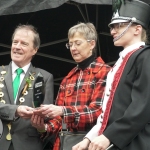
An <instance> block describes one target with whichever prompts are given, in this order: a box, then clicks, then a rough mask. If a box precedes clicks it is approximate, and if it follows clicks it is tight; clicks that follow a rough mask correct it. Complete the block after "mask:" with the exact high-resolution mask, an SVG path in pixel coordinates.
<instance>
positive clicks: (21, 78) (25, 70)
mask: <svg viewBox="0 0 150 150" xmlns="http://www.w3.org/2000/svg"><path fill="white" fill-rule="evenodd" d="M30 64H31V63H29V64H27V65H26V66H24V67H23V68H22V69H23V72H22V73H21V75H20V85H21V83H22V81H23V79H24V77H25V74H26V72H27V71H28V69H29V67H30ZM18 68H19V67H18V66H17V65H16V64H15V63H14V62H13V61H12V79H13V81H14V79H15V77H16V75H17V73H16V70H17V69H18ZM20 85H19V87H20ZM17 96H18V93H17V95H16V99H15V101H14V103H15V104H16V100H17Z"/></svg>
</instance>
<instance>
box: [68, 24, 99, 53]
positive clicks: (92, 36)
mask: <svg viewBox="0 0 150 150" xmlns="http://www.w3.org/2000/svg"><path fill="white" fill-rule="evenodd" d="M76 32H79V33H80V34H81V35H82V36H83V37H84V38H85V39H86V40H94V41H95V43H96V42H97V31H96V28H95V26H94V25H93V24H92V23H82V22H81V23H78V24H77V25H74V26H73V27H71V28H70V29H69V31H68V39H70V38H72V37H73V36H74V34H75V33H76ZM95 45H96V44H95ZM94 51H95V47H94ZM94 51H93V52H94Z"/></svg>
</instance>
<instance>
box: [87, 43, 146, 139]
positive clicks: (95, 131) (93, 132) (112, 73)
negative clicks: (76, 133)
mask: <svg viewBox="0 0 150 150" xmlns="http://www.w3.org/2000/svg"><path fill="white" fill-rule="evenodd" d="M142 45H145V43H144V42H139V43H136V44H133V45H131V46H129V47H127V48H125V49H124V50H123V51H121V52H120V53H119V56H120V57H119V59H118V60H117V62H116V63H115V65H114V66H113V68H112V69H111V70H110V71H109V73H108V74H107V81H106V88H105V92H104V97H103V105H102V114H100V115H99V117H98V118H97V123H96V125H95V126H94V127H93V128H92V129H91V130H90V131H89V132H88V133H87V135H86V136H85V137H86V138H88V139H89V140H90V141H92V140H93V139H94V138H95V137H97V136H98V135H99V131H100V128H101V125H102V123H101V122H102V121H103V116H104V112H105V110H106V105H107V101H108V99H109V96H110V89H111V85H112V82H113V78H114V76H115V73H116V72H117V70H118V69H119V67H120V66H121V64H122V62H123V58H124V57H125V56H126V55H127V54H128V53H129V52H131V51H133V50H134V49H136V48H139V47H140V46H142Z"/></svg>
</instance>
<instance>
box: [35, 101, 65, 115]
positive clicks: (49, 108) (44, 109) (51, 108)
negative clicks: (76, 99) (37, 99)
mask: <svg viewBox="0 0 150 150" xmlns="http://www.w3.org/2000/svg"><path fill="white" fill-rule="evenodd" d="M33 112H34V114H37V115H40V116H41V117H43V118H45V117H47V118H55V117H56V116H62V115H63V110H62V107H61V106H56V105H52V104H50V105H41V107H40V108H39V109H34V111H33Z"/></svg>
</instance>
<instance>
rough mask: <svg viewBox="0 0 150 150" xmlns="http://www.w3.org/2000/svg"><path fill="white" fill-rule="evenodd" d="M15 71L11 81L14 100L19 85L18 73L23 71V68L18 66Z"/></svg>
mask: <svg viewBox="0 0 150 150" xmlns="http://www.w3.org/2000/svg"><path fill="white" fill-rule="evenodd" d="M16 72H17V75H16V77H15V79H14V81H13V89H14V100H15V98H16V95H17V92H18V88H19V85H20V74H21V73H22V72H23V69H21V68H18V69H17V70H16Z"/></svg>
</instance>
